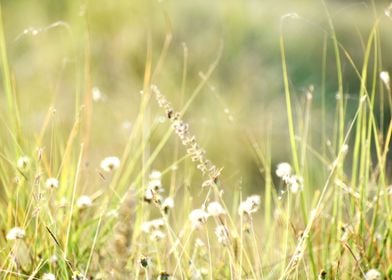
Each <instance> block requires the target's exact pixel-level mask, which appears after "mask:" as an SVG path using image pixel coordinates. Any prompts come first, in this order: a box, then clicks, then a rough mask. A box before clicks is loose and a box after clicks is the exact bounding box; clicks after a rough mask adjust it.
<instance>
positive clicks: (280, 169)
mask: <svg viewBox="0 0 392 280" xmlns="http://www.w3.org/2000/svg"><path fill="white" fill-rule="evenodd" d="M291 170H292V169H291V165H290V164H289V163H287V162H281V163H279V164H278V165H277V167H276V171H275V173H276V176H278V177H279V178H285V177H288V176H290V175H291Z"/></svg>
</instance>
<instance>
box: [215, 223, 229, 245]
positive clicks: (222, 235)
mask: <svg viewBox="0 0 392 280" xmlns="http://www.w3.org/2000/svg"><path fill="white" fill-rule="evenodd" d="M215 235H216V237H217V238H218V242H219V243H221V244H222V245H225V246H226V245H229V243H230V242H229V235H228V230H227V227H226V226H224V225H219V226H217V227H216V228H215Z"/></svg>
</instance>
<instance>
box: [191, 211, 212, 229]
mask: <svg viewBox="0 0 392 280" xmlns="http://www.w3.org/2000/svg"><path fill="white" fill-rule="evenodd" d="M207 219H208V213H207V212H206V211H204V210H203V209H195V210H193V211H192V212H191V213H190V214H189V220H190V221H191V224H192V228H193V229H200V228H201V227H202V226H203V224H205V223H206V222H207Z"/></svg>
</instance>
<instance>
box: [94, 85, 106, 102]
mask: <svg viewBox="0 0 392 280" xmlns="http://www.w3.org/2000/svg"><path fill="white" fill-rule="evenodd" d="M91 95H92V99H93V101H94V102H100V101H105V96H104V95H103V93H102V92H101V90H100V89H99V88H98V87H93V88H92V89H91Z"/></svg>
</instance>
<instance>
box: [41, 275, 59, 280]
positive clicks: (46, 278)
mask: <svg viewBox="0 0 392 280" xmlns="http://www.w3.org/2000/svg"><path fill="white" fill-rule="evenodd" d="M42 280H56V276H54V274H53V273H44V275H42Z"/></svg>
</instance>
